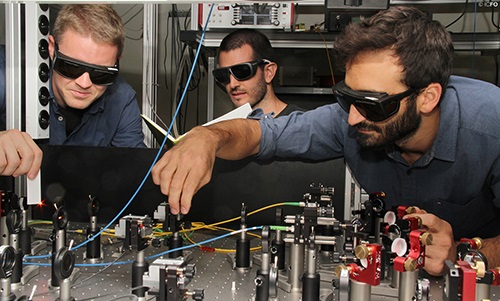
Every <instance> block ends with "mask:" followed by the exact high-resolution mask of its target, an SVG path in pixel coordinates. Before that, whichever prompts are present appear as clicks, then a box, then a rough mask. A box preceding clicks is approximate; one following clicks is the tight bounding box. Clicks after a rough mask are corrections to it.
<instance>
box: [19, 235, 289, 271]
mask: <svg viewBox="0 0 500 301" xmlns="http://www.w3.org/2000/svg"><path fill="white" fill-rule="evenodd" d="M262 227H263V226H255V227H250V228H244V229H239V230H235V231H232V232H230V233H226V234H222V235H219V236H216V237H212V238H209V239H206V240H204V241H201V242H199V244H208V243H211V242H214V241H217V240H220V239H223V238H226V237H229V236H232V235H236V234H239V233H241V232H249V231H256V230H261V229H262ZM270 228H271V229H278V228H279V229H281V228H280V227H278V226H271V227H270ZM196 246H197V245H187V246H182V247H178V248H174V249H170V250H167V251H164V252H161V253H158V254H154V255H151V256H149V257H146V258H145V260H150V259H154V258H157V257H161V256H164V255H166V254H169V253H173V252H177V251H182V250H186V249H190V248H194V247H196ZM133 262H134V260H127V261H116V262H113V265H125V264H131V263H133ZM24 264H26V265H37V266H44V267H50V266H52V264H50V263H40V262H24ZM109 264H110V263H109V262H100V263H80V264H75V266H78V267H97V266H104V267H107V266H108V265H109Z"/></svg>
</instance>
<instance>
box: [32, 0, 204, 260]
mask: <svg viewBox="0 0 500 301" xmlns="http://www.w3.org/2000/svg"><path fill="white" fill-rule="evenodd" d="M213 8H214V5H213V3H212V5H211V7H210V12H209V14H208V18H207V20H206V21H205V25H204V27H203V32H202V34H201V38H200V42H199V44H198V49H197V50H196V55H195V58H194V61H193V66H192V67H191V71H190V72H189V77H188V79H187V81H186V85H185V87H184V91H183V93H182V96H181V99H180V101H179V105H178V106H177V109H176V110H175V114H174V117H173V118H172V121H171V122H170V126H169V127H168V130H167V135H165V138H164V139H163V142H162V144H161V146H160V148H159V149H158V153H157V154H156V157H155V159H154V160H153V163H151V166H150V167H149V169H148V172H147V173H146V175H145V176H144V178H143V179H142V182H141V184H140V185H139V187H137V190H136V191H135V192H134V194H133V195H132V197H131V198H130V199H129V200H128V202H127V203H126V204H125V206H124V207H123V208H122V210H120V212H119V213H118V214H117V215H116V216H115V217H114V218H113V219H112V220H111V221H110V222H109V223H108V224H107V225H106V226H105V227H104V228H102V229H101V230H100V231H99V232H98V233H97V234H96V235H94V236H92V237H89V238H88V239H87V240H85V241H84V242H82V243H80V244H79V245H77V246H75V247H74V248H73V250H76V249H78V248H80V247H82V246H84V245H86V244H88V243H89V242H90V241H93V240H94V239H95V238H96V237H98V236H99V235H101V233H102V232H104V231H105V230H107V229H108V228H109V227H110V226H111V225H113V224H114V222H115V221H116V220H117V219H118V218H119V217H120V216H121V215H122V214H123V212H124V211H125V209H127V208H128V206H130V204H131V203H132V201H133V200H134V199H135V197H136V196H137V194H138V193H139V191H140V190H141V189H142V186H143V185H144V183H145V182H146V180H147V179H148V177H149V175H150V174H151V170H152V169H153V166H154V165H155V164H156V162H157V161H158V158H159V157H160V154H161V151H162V149H163V147H164V146H165V143H166V142H167V137H168V135H169V134H170V132H171V131H172V127H173V125H174V122H175V120H176V119H177V115H178V114H179V111H180V109H181V106H182V103H183V101H184V97H185V96H186V93H187V91H188V86H189V83H190V82H191V78H192V77H193V73H194V69H195V68H196V63H197V62H198V57H199V54H200V52H201V46H202V44H203V40H204V39H205V32H206V31H207V27H208V21H209V20H210V16H211V15H212V10H213ZM50 256H51V255H50V254H47V255H38V256H25V257H24V258H25V259H39V258H48V257H50Z"/></svg>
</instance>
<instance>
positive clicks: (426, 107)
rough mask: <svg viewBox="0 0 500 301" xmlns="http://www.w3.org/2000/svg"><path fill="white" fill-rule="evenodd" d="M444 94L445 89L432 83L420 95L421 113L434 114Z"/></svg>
mask: <svg viewBox="0 0 500 301" xmlns="http://www.w3.org/2000/svg"><path fill="white" fill-rule="evenodd" d="M442 93H443V87H441V85H440V84H438V83H430V84H429V85H428V86H427V87H425V88H424V89H423V91H422V92H420V94H419V95H418V97H419V99H420V101H419V102H420V112H422V113H424V114H425V113H430V112H432V111H433V110H434V109H435V108H436V107H437V106H438V104H439V100H440V99H441V94H442Z"/></svg>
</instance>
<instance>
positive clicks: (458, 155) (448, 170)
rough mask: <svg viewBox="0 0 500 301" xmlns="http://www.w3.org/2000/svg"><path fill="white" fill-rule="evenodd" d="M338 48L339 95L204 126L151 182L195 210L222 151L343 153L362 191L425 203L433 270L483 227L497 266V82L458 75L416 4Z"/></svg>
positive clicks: (367, 24)
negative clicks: (302, 107)
mask: <svg viewBox="0 0 500 301" xmlns="http://www.w3.org/2000/svg"><path fill="white" fill-rule="evenodd" d="M334 53H335V55H336V61H337V62H338V63H339V65H340V67H343V68H344V69H345V80H344V81H342V82H339V83H337V84H336V85H335V87H334V95H335V99H336V101H337V103H335V104H330V105H326V106H323V107H320V108H317V109H316V110H312V111H307V112H294V113H292V114H290V115H289V116H285V117H281V118H268V115H263V114H262V112H261V111H260V112H259V111H257V112H254V113H253V114H251V116H249V117H250V118H248V119H241V120H233V121H228V122H221V123H218V124H216V125H213V126H211V127H197V128H194V129H193V130H191V131H190V132H189V133H188V135H186V136H185V137H184V139H183V140H182V141H181V143H179V144H178V145H177V146H176V147H174V148H173V149H171V150H170V151H168V152H167V153H165V155H164V156H163V158H162V159H161V160H160V161H158V163H157V164H156V165H155V167H154V168H153V180H154V182H155V183H157V184H160V185H161V190H162V192H163V193H164V194H166V195H168V196H169V203H170V206H171V210H172V212H173V213H178V212H182V213H187V212H188V210H189V208H190V205H191V198H192V196H193V194H194V193H196V191H198V190H199V189H200V187H202V186H203V185H205V184H206V183H207V182H208V181H209V180H210V177H211V171H212V167H213V164H214V159H215V156H218V157H221V158H225V159H240V158H244V157H246V156H251V155H256V156H257V158H262V159H267V158H270V157H284V158H291V157H301V158H308V159H315V160H322V159H331V158H337V157H342V156H343V157H344V159H345V162H346V164H347V165H348V166H349V168H350V169H351V171H352V174H353V175H354V176H355V178H356V179H357V181H358V182H359V184H360V185H361V187H362V188H364V189H365V190H366V191H367V192H375V191H384V192H385V193H386V195H387V198H386V205H387V206H388V208H391V207H392V206H396V205H413V206H417V207H418V208H420V209H419V210H418V211H417V212H416V213H415V214H414V215H416V216H419V217H420V218H421V220H422V224H423V227H424V228H425V229H426V231H428V232H430V233H432V234H433V238H434V241H433V244H432V246H428V247H427V248H426V257H427V258H426V260H425V267H424V269H425V270H426V271H427V272H428V273H430V274H431V275H440V274H442V273H443V269H444V262H445V260H446V259H451V260H454V259H455V257H456V247H455V241H456V240H459V239H460V238H465V237H469V238H472V237H475V236H479V237H482V238H483V241H484V244H483V248H482V249H481V251H482V252H483V253H484V254H485V256H486V257H487V259H488V262H489V266H490V267H496V266H500V236H499V235H500V210H499V208H500V200H499V199H498V196H500V132H499V130H498V129H499V128H500V122H499V116H500V89H499V88H498V87H496V86H494V85H492V84H490V83H486V82H482V81H478V80H473V79H468V78H463V77H457V76H451V68H452V56H453V44H452V40H451V36H450V34H449V33H448V32H447V31H446V29H445V28H444V26H442V25H441V24H440V23H438V22H437V21H433V20H432V19H431V18H429V16H428V15H426V14H425V13H422V12H421V11H419V10H418V9H416V8H412V7H391V8H389V9H388V10H386V11H381V12H379V13H378V14H376V15H374V16H373V17H371V18H369V19H366V20H362V21H360V22H359V23H353V24H350V25H349V26H347V27H346V29H345V31H344V33H343V34H342V35H340V36H339V37H338V38H337V40H336V41H335V44H334Z"/></svg>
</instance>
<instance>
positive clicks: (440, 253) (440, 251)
mask: <svg viewBox="0 0 500 301" xmlns="http://www.w3.org/2000/svg"><path fill="white" fill-rule="evenodd" d="M414 216H418V217H420V219H421V220H422V229H423V230H425V231H427V232H428V233H431V234H432V238H433V240H432V245H430V246H426V248H425V266H424V269H425V270H426V271H427V273H429V274H430V275H432V276H441V275H442V274H443V272H444V262H445V260H446V259H450V260H452V261H453V262H455V260H456V256H457V255H456V253H457V250H456V245H455V242H454V239H453V230H452V228H451V225H450V224H449V223H448V222H447V221H445V220H442V219H440V218H438V217H437V216H435V215H433V214H430V213H427V212H426V211H424V210H421V209H418V210H417V213H412V214H408V215H405V217H414Z"/></svg>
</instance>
